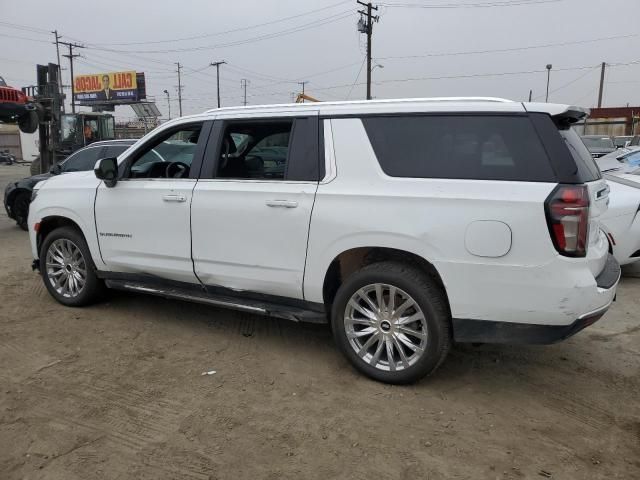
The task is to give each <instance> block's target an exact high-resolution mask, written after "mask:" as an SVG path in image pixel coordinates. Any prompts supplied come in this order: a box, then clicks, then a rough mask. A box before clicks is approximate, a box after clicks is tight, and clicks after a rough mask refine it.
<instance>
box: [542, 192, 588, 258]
mask: <svg viewBox="0 0 640 480" xmlns="http://www.w3.org/2000/svg"><path fill="white" fill-rule="evenodd" d="M545 211H546V213H547V224H548V225H549V233H550V234H551V239H552V240H553V245H554V246H555V247H556V250H558V252H560V254H561V255H565V256H567V257H584V256H586V255H587V238H588V234H589V190H588V188H587V186H586V185H558V186H557V187H556V188H555V189H554V190H553V192H551V195H549V197H548V198H547V200H546V202H545Z"/></svg>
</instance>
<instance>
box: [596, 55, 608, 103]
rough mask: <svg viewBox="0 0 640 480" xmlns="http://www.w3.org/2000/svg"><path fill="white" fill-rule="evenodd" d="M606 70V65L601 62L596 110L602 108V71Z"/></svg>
mask: <svg viewBox="0 0 640 480" xmlns="http://www.w3.org/2000/svg"><path fill="white" fill-rule="evenodd" d="M606 68H607V64H606V63H604V62H602V67H601V69H600V90H598V108H600V107H602V92H603V90H604V71H605V69H606Z"/></svg>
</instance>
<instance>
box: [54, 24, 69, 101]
mask: <svg viewBox="0 0 640 480" xmlns="http://www.w3.org/2000/svg"><path fill="white" fill-rule="evenodd" d="M52 33H53V34H54V35H55V36H56V56H57V57H58V90H59V93H60V100H62V101H61V102H60V103H61V104H62V113H65V106H64V90H63V88H62V83H63V82H62V66H61V65H60V42H59V40H60V36H59V35H58V30H54V31H53V32H52ZM72 81H73V80H72Z"/></svg>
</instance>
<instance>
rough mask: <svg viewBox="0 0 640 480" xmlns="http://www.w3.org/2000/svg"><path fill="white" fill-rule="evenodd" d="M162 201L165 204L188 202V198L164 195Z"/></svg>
mask: <svg viewBox="0 0 640 480" xmlns="http://www.w3.org/2000/svg"><path fill="white" fill-rule="evenodd" d="M162 200H164V201H165V202H186V201H187V197H185V196H184V195H163V196H162Z"/></svg>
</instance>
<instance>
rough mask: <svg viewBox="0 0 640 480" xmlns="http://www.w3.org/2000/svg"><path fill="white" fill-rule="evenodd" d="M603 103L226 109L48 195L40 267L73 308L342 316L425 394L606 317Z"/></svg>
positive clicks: (343, 330) (35, 245)
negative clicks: (109, 304)
mask: <svg viewBox="0 0 640 480" xmlns="http://www.w3.org/2000/svg"><path fill="white" fill-rule="evenodd" d="M585 113H586V112H585V111H584V110H582V109H579V108H575V107H568V106H566V105H552V104H537V103H525V104H523V103H517V102H511V101H506V100H500V99H493V98H440V99H418V100H389V101H369V102H344V103H319V104H303V105H279V106H259V107H249V108H246V107H245V108H224V109H218V110H211V111H208V112H206V113H204V114H202V115H195V116H190V117H185V118H180V119H177V120H173V121H171V122H168V123H166V124H164V125H162V126H161V127H159V128H157V129H156V130H154V131H153V132H151V133H150V134H148V135H147V136H146V137H145V138H143V139H142V140H140V141H138V142H137V143H136V144H135V145H133V146H132V147H131V148H129V149H128V150H127V151H126V152H124V153H123V154H122V155H120V156H119V157H118V158H117V159H115V158H106V159H102V160H99V161H98V163H97V164H96V169H95V173H94V172H84V173H72V174H68V175H62V176H59V177H54V178H51V179H49V180H47V181H46V182H43V183H40V184H38V187H39V188H38V189H37V190H36V191H35V192H34V198H33V201H32V204H31V208H30V214H29V225H30V237H31V245H32V250H33V255H34V258H35V259H36V260H35V261H34V267H35V268H39V269H40V271H41V272H42V277H43V279H44V283H45V285H46V287H47V289H48V290H49V292H50V293H51V295H52V296H53V297H54V298H55V299H56V300H58V301H59V302H60V303H62V304H64V305H69V306H80V305H86V304H89V303H91V302H93V301H95V300H96V299H97V298H98V297H99V295H100V294H101V293H102V290H103V287H104V286H107V287H110V288H117V289H123V290H129V291H137V292H143V293H148V294H154V295H160V296H164V297H170V298H176V299H184V300H190V301H195V302H202V303H207V304H211V305H216V306H222V307H229V308H234V309H239V310H244V311H247V312H252V313H256V314H264V315H273V316H277V317H282V318H287V319H291V320H299V321H310V322H329V323H330V324H331V327H332V330H333V334H334V336H335V340H336V342H337V344H338V346H339V347H340V349H341V350H342V351H343V352H344V354H345V355H346V356H347V358H348V359H349V360H350V361H351V363H353V365H354V366H355V367H356V368H357V369H359V370H360V371H362V372H363V373H365V374H366V375H369V376H370V377H373V378H375V379H377V380H381V381H385V382H390V383H406V382H412V381H415V380H416V379H418V378H420V377H422V376H424V375H426V374H429V373H431V372H433V371H434V370H435V369H436V368H437V367H438V365H439V364H440V363H441V362H442V361H443V360H444V358H445V356H446V354H447V352H448V350H449V348H450V346H451V344H452V342H454V341H456V342H501V343H550V342H554V341H558V340H561V339H564V338H566V337H568V336H570V335H572V334H574V333H576V332H577V331H579V330H581V329H582V328H584V327H585V326H587V325H590V324H591V323H593V322H595V321H596V320H597V319H598V318H600V317H601V316H602V315H603V313H604V312H605V311H606V310H607V308H608V307H609V305H610V304H611V302H612V301H613V299H614V296H615V291H616V285H617V283H618V281H619V276H620V268H619V266H618V265H617V263H616V262H615V260H614V259H613V257H612V256H611V255H609V254H608V244H607V240H606V238H605V236H604V235H603V233H602V231H601V230H600V228H599V217H600V216H601V215H602V214H603V212H605V211H606V209H607V203H608V192H609V190H608V186H607V184H606V183H605V181H604V180H603V179H602V178H601V176H600V173H599V171H598V169H597V167H596V165H595V164H594V162H593V160H592V159H591V156H590V155H589V152H588V151H587V150H586V148H585V147H584V145H583V143H582V142H581V141H580V138H579V137H578V136H577V135H576V133H575V132H573V131H572V130H571V129H570V128H569V127H570V125H571V124H572V123H574V122H576V121H578V120H580V119H582V118H583V117H584V116H585Z"/></svg>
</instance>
